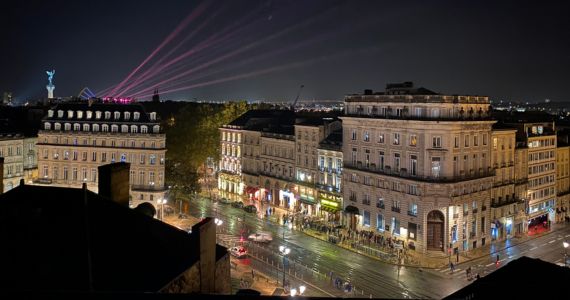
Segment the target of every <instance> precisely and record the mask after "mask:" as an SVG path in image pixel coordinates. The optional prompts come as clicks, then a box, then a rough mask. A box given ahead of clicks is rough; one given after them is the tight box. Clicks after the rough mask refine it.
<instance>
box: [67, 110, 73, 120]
mask: <svg viewBox="0 0 570 300" xmlns="http://www.w3.org/2000/svg"><path fill="white" fill-rule="evenodd" d="M67 118H68V119H73V110H68V111H67Z"/></svg>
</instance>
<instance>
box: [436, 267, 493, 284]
mask: <svg viewBox="0 0 570 300" xmlns="http://www.w3.org/2000/svg"><path fill="white" fill-rule="evenodd" d="M494 264H495V263H491V264H489V265H482V264H479V265H475V266H471V280H474V279H475V275H477V273H479V276H481V277H482V276H485V275H487V274H488V273H489V271H487V270H485V268H487V267H489V266H490V265H494ZM435 271H437V272H438V273H440V274H444V275H446V276H449V277H452V278H455V279H461V280H468V278H467V272H466V271H465V269H463V268H455V269H454V270H453V271H451V269H450V268H440V269H435Z"/></svg>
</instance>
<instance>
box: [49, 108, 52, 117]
mask: <svg viewBox="0 0 570 300" xmlns="http://www.w3.org/2000/svg"><path fill="white" fill-rule="evenodd" d="M48 117H49V118H51V117H53V110H51V109H50V110H48Z"/></svg>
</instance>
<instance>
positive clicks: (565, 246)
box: [562, 241, 570, 267]
mask: <svg viewBox="0 0 570 300" xmlns="http://www.w3.org/2000/svg"><path fill="white" fill-rule="evenodd" d="M562 246H564V266H565V267H567V266H568V264H567V263H566V261H567V260H568V252H567V250H568V246H570V244H569V243H568V242H567V241H564V242H562Z"/></svg>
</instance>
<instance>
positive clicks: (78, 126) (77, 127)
mask: <svg viewBox="0 0 570 300" xmlns="http://www.w3.org/2000/svg"><path fill="white" fill-rule="evenodd" d="M79 130H81V125H79V124H77V123H75V124H73V131H79Z"/></svg>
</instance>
